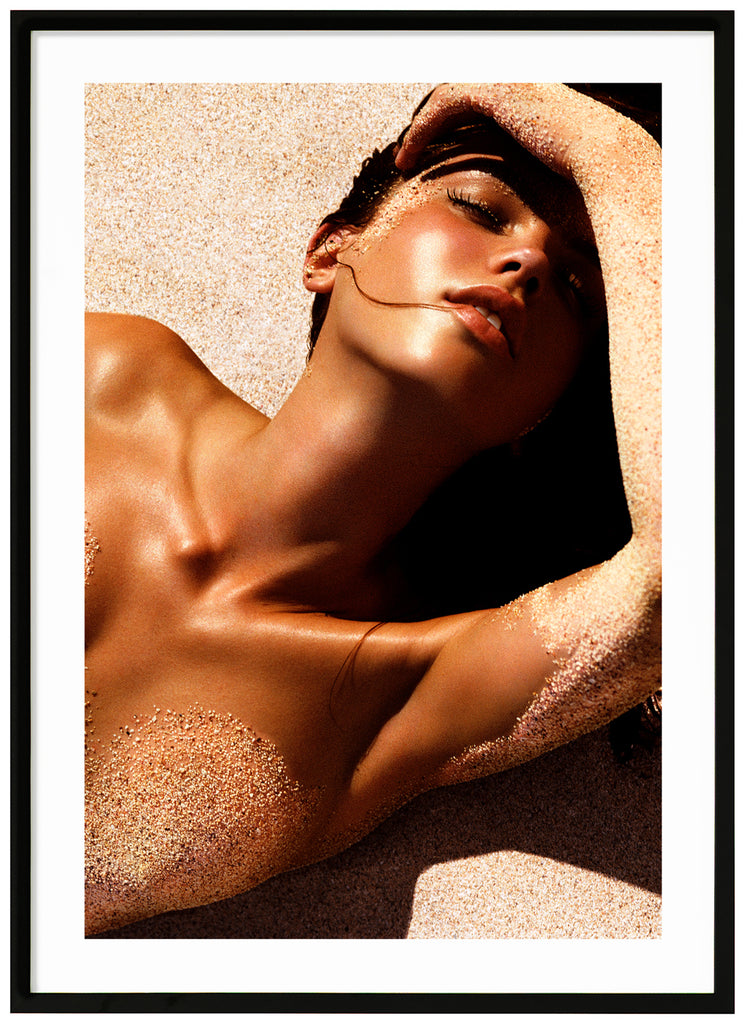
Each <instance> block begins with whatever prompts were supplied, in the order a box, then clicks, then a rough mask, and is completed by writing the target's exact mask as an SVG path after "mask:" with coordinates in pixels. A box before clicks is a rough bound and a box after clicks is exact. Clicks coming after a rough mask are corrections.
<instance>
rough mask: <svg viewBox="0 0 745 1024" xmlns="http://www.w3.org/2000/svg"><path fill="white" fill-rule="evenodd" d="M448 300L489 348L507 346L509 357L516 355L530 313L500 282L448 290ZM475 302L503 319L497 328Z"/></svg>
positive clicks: (463, 320) (446, 297) (470, 330)
mask: <svg viewBox="0 0 745 1024" xmlns="http://www.w3.org/2000/svg"><path fill="white" fill-rule="evenodd" d="M445 299H446V301H447V302H448V303H449V304H451V305H452V306H453V312H454V313H455V315H456V316H457V317H458V318H459V319H460V320H461V322H462V323H463V324H465V326H466V327H467V328H468V330H469V332H470V333H471V334H473V335H474V337H476V338H477V339H478V340H479V341H481V342H483V343H484V344H485V345H488V346H489V347H490V348H503V347H505V346H506V348H507V350H508V352H509V354H510V357H511V358H512V359H516V358H517V355H518V353H519V351H520V346H521V345H522V341H523V337H524V336H525V328H526V322H527V314H526V311H525V306H524V305H523V303H522V302H520V301H519V300H518V299H516V298H514V297H513V296H512V295H510V293H509V292H508V291H506V290H505V289H504V288H499V287H498V286H497V285H491V284H489V285H475V286H472V287H469V288H460V289H458V290H456V291H453V292H449V293H448V294H447V295H446V296H445ZM476 306H481V307H482V308H484V309H488V310H489V312H490V313H496V315H497V316H498V317H499V319H500V320H501V321H502V329H501V330H497V328H496V327H494V326H493V325H492V324H490V323H489V321H488V320H487V319H486V317H485V316H484V315H483V314H482V313H479V312H478V310H477V309H476Z"/></svg>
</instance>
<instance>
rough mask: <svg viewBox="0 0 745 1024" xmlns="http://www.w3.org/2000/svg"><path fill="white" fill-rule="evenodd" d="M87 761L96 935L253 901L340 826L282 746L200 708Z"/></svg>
mask: <svg viewBox="0 0 745 1024" xmlns="http://www.w3.org/2000/svg"><path fill="white" fill-rule="evenodd" d="M113 746H114V747H115V750H114V752H113V754H111V756H110V757H108V758H107V759H106V760H105V761H104V759H102V758H99V757H98V756H97V755H96V754H95V753H94V752H93V751H92V750H89V751H87V752H86V821H85V851H86V933H87V934H95V933H98V932H101V931H104V930H106V929H109V928H115V927H121V926H122V925H124V924H126V923H129V922H131V921H136V920H139V919H141V918H145V917H150V916H153V915H155V914H159V913H163V912H164V911H167V910H175V909H182V908H185V907H191V906H198V905H201V904H204V903H210V902H213V901H215V900H220V899H225V898H227V897H228V896H232V895H235V894H236V893H239V892H243V891H245V890H247V889H250V888H252V887H253V886H255V885H258V884H259V883H260V882H262V881H264V880H265V879H266V878H269V877H270V876H271V875H274V874H277V873H279V872H281V871H285V870H288V869H289V868H291V867H294V866H296V865H297V864H300V863H303V862H304V861H307V860H308V859H309V858H308V853H307V850H308V849H309V848H310V847H311V846H312V844H313V841H314V837H315V836H317V835H318V833H319V831H320V830H321V829H322V828H323V826H324V822H325V819H326V818H327V817H328V813H327V811H326V801H325V800H324V792H323V790H322V789H321V788H310V787H306V786H302V785H301V784H300V783H298V782H296V781H294V780H293V779H292V778H291V777H290V775H289V773H288V771H287V768H286V765H285V763H284V761H283V759H282V757H281V755H280V753H279V751H278V750H277V748H276V747H275V746H274V744H272V743H270V742H269V741H267V740H264V739H262V738H261V737H259V736H257V735H256V734H255V733H254V732H253V731H252V730H251V729H250V728H249V727H248V726H246V725H245V724H244V723H242V722H241V721H239V720H238V719H237V718H235V717H233V716H232V715H230V714H224V713H221V714H218V713H216V712H213V711H209V710H208V709H205V708H202V707H199V706H192V707H191V708H189V709H188V710H187V711H185V712H184V713H178V714H177V713H175V712H169V711H164V712H158V711H156V712H155V713H154V714H153V715H151V716H148V717H147V718H145V719H142V718H139V719H137V718H135V719H133V720H132V723H131V725H129V726H127V727H123V728H122V729H121V730H120V733H119V737H118V739H116V740H115V741H114V743H113Z"/></svg>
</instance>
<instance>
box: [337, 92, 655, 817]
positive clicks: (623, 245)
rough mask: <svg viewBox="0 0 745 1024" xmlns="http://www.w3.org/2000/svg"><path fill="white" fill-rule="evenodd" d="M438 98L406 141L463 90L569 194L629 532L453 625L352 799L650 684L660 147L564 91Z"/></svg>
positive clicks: (429, 773) (500, 747) (471, 771)
mask: <svg viewBox="0 0 745 1024" xmlns="http://www.w3.org/2000/svg"><path fill="white" fill-rule="evenodd" d="M469 88H472V91H471V92H470V93H469V92H468V90H469ZM474 90H476V92H474ZM439 93H440V90H435V93H434V94H433V97H432V99H431V100H430V104H433V105H434V108H435V109H434V113H433V112H432V110H428V108H427V107H425V108H424V110H423V111H422V114H421V115H420V117H421V118H422V120H423V123H424V131H422V130H421V127H418V125H417V121H415V123H414V127H413V128H412V130H411V132H410V137H411V138H412V139H413V140H415V141H416V142H417V143H421V142H422V141H426V138H427V135H428V133H431V132H433V131H437V130H439V129H440V128H441V127H442V125H443V123H445V122H446V121H447V120H448V119H450V120H452V119H453V118H456V119H457V117H458V116H462V114H463V112H464V111H466V106H464V103H465V102H466V101H465V100H464V99H463V97H464V95H465V96H466V98H467V112H473V109H474V108H476V109H478V110H480V111H481V112H482V113H483V112H488V113H490V114H491V115H492V116H494V117H495V119H496V120H498V121H499V123H500V124H501V125H502V126H503V127H505V128H506V129H507V130H508V131H510V132H511V134H513V135H514V136H515V138H516V139H517V140H518V141H519V142H520V143H521V144H522V145H524V146H525V148H526V149H529V150H530V151H531V152H532V153H533V154H534V155H536V156H538V157H539V158H540V159H542V160H543V161H544V162H545V163H547V164H548V165H549V166H551V167H552V168H553V169H554V170H557V171H559V172H560V173H562V174H564V175H566V176H568V177H571V178H573V180H574V181H575V182H576V183H577V185H578V187H579V189H580V190H581V192H582V195H583V197H584V199H585V203H586V206H587V209H588V212H589V215H590V219H591V222H592V226H593V229H594V232H595V236H596V240H597V245H598V251H599V254H600V260H601V265H602V270H603V277H604V281H605V288H606V295H607V305H608V318H609V332H610V361H611V385H612V392H613V408H614V414H615V420H616V430H617V436H618V446H619V454H620V459H621V467H622V472H623V480H624V486H625V489H626V496H627V501H628V505H629V511H630V514H631V520H632V527H633V536H632V539H631V541H630V542H629V543H628V545H627V546H626V547H625V548H624V549H623V550H622V551H620V552H619V553H618V554H617V555H616V556H615V557H613V558H612V559H610V560H609V561H608V562H606V563H604V564H602V565H599V566H594V567H593V568H590V569H587V570H585V571H583V572H581V573H578V574H576V575H574V576H571V577H568V578H567V579H564V580H560V581H557V582H556V583H552V584H549V585H547V586H545V587H542V588H541V589H539V590H537V591H535V592H533V593H532V594H528V595H526V596H525V597H522V598H520V599H519V600H517V601H515V602H514V603H513V604H511V605H509V606H508V607H506V608H502V609H498V610H494V611H490V612H487V613H484V614H480V613H479V614H478V615H470V616H467V617H465V618H464V619H463V620H462V624H461V626H460V627H459V628H456V629H454V631H453V632H452V633H450V634H449V638H448V639H447V640H446V642H445V643H444V644H443V645H442V647H441V649H440V651H439V653H438V654H437V655H436V657H435V658H434V660H433V662H432V664H431V666H430V668H429V670H428V671H427V672H426V674H425V675H424V678H423V679H422V681H421V683H420V684H419V685H418V686H417V688H416V689H415V691H414V693H413V695H412V697H411V698H410V700H409V701H408V702H407V704H406V705H405V706H404V708H403V709H402V710H401V711H400V712H399V714H398V715H397V716H396V717H395V718H394V719H392V720H391V721H390V722H389V723H388V724H387V725H386V727H385V728H384V729H383V731H382V732H381V734H380V736H379V737H378V740H377V742H376V744H375V745H374V746H373V748H372V749H371V751H370V752H369V754H368V757H367V758H366V762H365V764H364V765H363V766H361V768H360V772H359V773H358V775H359V777H358V779H357V785H358V787H359V790H360V794H362V792H363V791H364V790H365V788H366V787H367V786H368V785H369V786H370V787H371V788H372V790H375V791H377V794H378V796H380V795H381V792H384V791H388V792H391V791H393V790H396V789H399V788H405V787H406V785H407V783H406V780H407V779H412V778H414V777H417V778H419V779H421V780H422V782H421V783H420V785H419V788H426V786H431V785H439V784H444V783H449V782H455V781H458V780H459V779H462V778H468V777H473V776H475V775H479V774H485V773H488V772H492V771H497V770H500V769H502V768H506V767H509V766H510V765H512V764H516V763H518V762H520V761H524V760H527V759H529V758H531V757H534V756H536V755H538V754H540V753H542V752H543V751H545V750H548V749H551V748H553V747H555V746H558V745H560V744H561V743H564V742H567V741H569V740H571V739H573V738H574V737H576V736H578V735H581V734H582V733H584V732H587V731H589V730H591V729H592V728H595V727H596V726H599V725H601V724H603V723H604V722H607V721H609V720H610V719H612V718H613V717H615V716H617V715H619V714H621V713H623V712H624V711H625V710H627V709H628V708H630V707H632V706H633V705H635V704H636V703H639V702H640V701H641V700H643V699H644V698H645V697H647V696H648V695H649V694H650V693H652V692H654V691H655V690H656V689H657V687H658V686H659V679H660V596H661V549H660V547H661V546H660V451H661V436H660V435H661V426H660V388H661V374H660V369H661V367H660V348H661V297H660V283H661V282H660V271H661V254H660V220H661V181H660V165H661V161H660V151H659V147H658V146H657V145H656V143H655V142H654V140H652V139H651V138H650V137H649V136H648V135H647V134H646V133H645V132H644V131H643V130H642V129H641V128H639V127H638V126H637V125H636V124H634V123H633V122H631V121H628V120H627V119H626V118H623V117H621V116H620V115H619V114H617V113H616V112H614V111H612V110H610V109H609V108H607V107H605V106H603V105H601V104H598V103H595V102H594V101H592V100H589V99H587V98H586V97H584V96H580V95H579V94H577V93H575V92H573V91H572V90H569V89H567V88H565V87H563V86H523V85H521V86H498V87H491V86H478V87H468V86H460V87H457V88H456V87H447V88H446V90H445V91H444V95H440V94H439ZM449 104H450V105H449ZM407 145H408V140H407V142H406V143H405V144H404V149H403V151H402V157H403V161H402V162H403V163H404V164H405V163H406V160H407V156H408V154H407V150H406V146H407ZM547 500H549V501H550V496H549V497H547ZM363 802H364V801H363Z"/></svg>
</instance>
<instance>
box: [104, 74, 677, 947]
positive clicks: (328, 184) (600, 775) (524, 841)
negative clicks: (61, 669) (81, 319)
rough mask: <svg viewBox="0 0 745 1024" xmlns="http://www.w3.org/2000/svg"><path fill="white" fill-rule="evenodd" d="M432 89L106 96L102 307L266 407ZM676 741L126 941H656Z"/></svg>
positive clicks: (453, 806)
mask: <svg viewBox="0 0 745 1024" xmlns="http://www.w3.org/2000/svg"><path fill="white" fill-rule="evenodd" d="M429 87H430V86H429V85H427V84H425V83H422V84H405V85H389V84H385V85H380V84H374V85H369V84H368V85H318V84H310V85H276V84H261V85H178V84H174V85H94V86H90V87H89V88H88V90H87V94H86V305H87V308H88V309H92V310H98V311H116V312H126V313H134V314H138V315H142V316H150V317H153V318H154V319H156V320H158V321H160V322H162V323H165V324H166V325H167V326H169V327H171V328H172V329H173V330H175V331H176V332H177V333H179V334H180V335H181V336H182V337H183V338H184V339H185V340H186V341H187V342H188V343H189V344H190V345H191V347H192V348H193V349H194V350H195V351H196V352H197V354H198V355H199V356H200V358H202V359H203V360H204V362H205V363H206V364H207V365H208V366H209V368H210V369H211V370H212V371H213V372H214V373H215V374H216V375H217V376H218V377H220V379H221V380H223V381H224V382H225V383H226V384H227V385H228V386H229V387H231V388H232V389H233V390H234V391H236V392H237V393H238V394H240V395H241V396H242V397H243V398H245V399H246V400H248V401H250V402H251V403H252V404H253V405H255V406H257V407H258V408H260V409H261V410H262V411H263V412H265V413H267V414H268V415H272V414H273V413H274V412H276V410H277V409H278V408H279V406H280V405H281V404H282V401H283V400H284V398H285V397H286V396H287V394H288V393H289V391H290V390H291V388H292V386H293V384H294V382H295V380H296V379H297V377H298V375H299V374H300V373H301V372H302V368H303V365H304V360H305V353H306V351H307V342H306V339H307V330H308V322H309V309H310V298H309V296H308V294H307V292H305V290H304V289H303V287H302V285H301V269H302V258H303V254H304V252H305V248H306V244H307V241H308V239H309V238H310V235H311V233H312V231H313V229H314V227H315V226H316V225H317V223H318V222H319V221H320V219H321V218H322V217H323V215H324V214H325V213H327V212H328V211H329V210H331V209H333V208H335V207H336V205H338V202H339V200H340V199H341V197H342V196H343V195H344V193H345V192H346V190H347V188H348V186H349V184H350V183H351V179H352V176H353V174H354V173H355V171H356V169H357V168H358V166H359V164H360V162H361V161H362V159H363V158H364V157H365V156H366V155H367V154H368V153H369V152H370V151H371V150H372V148H374V147H375V146H380V145H383V144H385V143H386V142H388V141H390V140H391V139H392V138H394V137H395V136H396V135H397V134H398V133H399V131H400V130H401V128H402V127H404V125H405V124H406V123H407V122H408V120H409V117H410V115H411V112H412V111H413V109H414V107H415V106H416V104H417V103H418V102H419V100H420V99H421V97H422V95H423V94H424V93H425V92H426V91H427V90H428V89H429ZM660 893H661V883H660V750H659V745H657V746H655V747H654V748H653V749H651V750H644V749H641V750H640V751H639V752H638V753H637V756H636V757H635V758H634V760H632V762H631V763H630V764H628V765H621V764H619V763H618V761H617V760H616V759H615V758H614V756H613V753H612V751H611V747H610V743H609V741H608V730H607V729H603V730H600V731H599V732H597V733H593V734H591V735H590V736H586V737H583V738H582V739H580V740H578V741H576V742H575V743H573V744H570V745H569V746H567V747H564V748H562V749H561V750H558V751H554V752H553V753H551V754H548V755H545V756H544V757H541V758H539V759H537V760H536V761H534V762H531V763H529V764H527V765H522V766H520V767H519V768H515V769H512V770H511V771H508V772H505V773H503V774H502V775H499V776H493V777H491V778H488V779H482V780H480V781H478V782H472V783H467V784H464V785H460V786H455V787H451V788H448V789H444V790H438V791H436V792H433V793H429V794H425V795H424V796H423V797H420V798H419V799H418V800H416V801H414V802H413V803H412V804H410V805H409V806H408V807H405V808H403V809H402V810H401V811H399V812H397V814H395V815H394V816H393V817H392V818H391V819H389V820H388V821H387V822H385V823H384V824H383V825H382V826H381V827H380V828H379V829H378V830H377V831H376V832H375V833H373V835H371V836H369V837H368V838H367V839H365V840H363V841H362V842H361V843H359V844H357V845H356V846H355V847H353V848H352V849H351V850H348V851H346V852H345V853H342V854H339V855H338V856H336V857H334V858H332V859H330V860H328V861H325V862H323V863H322V864H318V865H313V866H311V867H309V868H305V869H302V870H300V871H295V872H291V873H289V874H287V875H282V876H279V877H277V878H274V879H271V880H270V881H269V882H267V883H265V884H264V885H262V886H260V887H259V888H257V889H255V890H253V891H251V892H249V893H246V894H244V895H243V896H238V897H235V898H233V899H231V900H226V901H223V902H221V903H216V904H212V905H211V906H208V907H202V908H196V909H195V910H191V911H180V912H177V913H173V914H166V915H163V916H161V917H158V918H153V919H150V920H148V921H144V922H140V923H139V924H136V925H131V926H129V927H127V928H125V929H121V930H119V931H116V932H111V933H108V935H109V936H110V937H178V936H181V937H211V936H214V937H220V936H224V937H245V938H261V937H265V938H270V937H288V938H289V937H297V938H300V937H309V938H310V937H319V938H321V937H345V936H348V937H361V938H373V937H388V938H401V937H406V936H408V937H411V938H420V937H421V938H426V937H438V938H456V937H464V938H465V937H494V938H550V937H555V938H650V937H655V936H657V935H659V934H660V913H661V897H660Z"/></svg>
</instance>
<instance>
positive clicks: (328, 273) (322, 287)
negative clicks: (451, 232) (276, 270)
mask: <svg viewBox="0 0 745 1024" xmlns="http://www.w3.org/2000/svg"><path fill="white" fill-rule="evenodd" d="M357 233H358V231H357V229H356V228H353V227H348V226H342V227H338V228H332V227H330V226H329V225H328V224H322V225H321V227H320V228H318V230H317V231H316V232H315V233H314V234H313V237H312V238H311V240H310V243H309V245H308V251H307V252H306V254H305V262H304V264H303V284H304V285H305V287H306V288H307V289H308V291H309V292H322V293H326V294H327V293H328V292H330V291H331V290H332V288H333V287H334V282H335V280H336V271H337V269H338V263H337V256H338V254H339V253H340V252H343V251H344V250H345V249H346V248H348V246H349V245H350V243H351V242H352V239H353V238H354V236H355V235H356V234H357Z"/></svg>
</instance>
